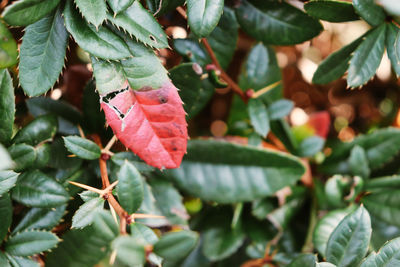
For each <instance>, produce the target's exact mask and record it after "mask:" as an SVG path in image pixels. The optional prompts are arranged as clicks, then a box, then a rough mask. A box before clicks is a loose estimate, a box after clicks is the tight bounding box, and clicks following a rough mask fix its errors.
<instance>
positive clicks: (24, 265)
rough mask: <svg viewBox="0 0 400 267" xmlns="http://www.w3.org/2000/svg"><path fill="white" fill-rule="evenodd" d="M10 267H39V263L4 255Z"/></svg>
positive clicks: (26, 258)
mask: <svg viewBox="0 0 400 267" xmlns="http://www.w3.org/2000/svg"><path fill="white" fill-rule="evenodd" d="M6 256H7V259H8V261H9V262H10V264H11V266H12V267H40V265H39V263H38V262H36V261H34V260H32V259H30V258H28V257H16V256H11V255H8V254H6Z"/></svg>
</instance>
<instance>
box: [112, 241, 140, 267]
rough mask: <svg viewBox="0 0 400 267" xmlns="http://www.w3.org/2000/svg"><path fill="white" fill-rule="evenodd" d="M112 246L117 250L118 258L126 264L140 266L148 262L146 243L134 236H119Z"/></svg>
mask: <svg viewBox="0 0 400 267" xmlns="http://www.w3.org/2000/svg"><path fill="white" fill-rule="evenodd" d="M112 248H113V250H114V251H116V252H117V259H118V260H119V261H121V262H122V263H124V264H126V265H129V266H137V265H139V266H140V265H142V264H144V263H145V262H146V254H145V250H144V245H143V244H142V243H141V242H140V241H139V240H138V239H136V238H134V237H132V236H119V237H118V238H117V239H115V240H114V241H113V243H112Z"/></svg>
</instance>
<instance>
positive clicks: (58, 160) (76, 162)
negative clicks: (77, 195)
mask: <svg viewBox="0 0 400 267" xmlns="http://www.w3.org/2000/svg"><path fill="white" fill-rule="evenodd" d="M51 155H52V156H51V158H50V162H49V166H50V167H52V168H55V169H69V170H77V169H78V168H79V166H80V165H81V163H82V159H80V158H78V157H69V155H71V153H69V152H68V150H67V148H66V147H65V145H64V141H63V140H62V139H61V138H57V139H55V140H54V141H53V143H52V144H51ZM67 178H68V177H67ZM67 178H65V179H67Z"/></svg>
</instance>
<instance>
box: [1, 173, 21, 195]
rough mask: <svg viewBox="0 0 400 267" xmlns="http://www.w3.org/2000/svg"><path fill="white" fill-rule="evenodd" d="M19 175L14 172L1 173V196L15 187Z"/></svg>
mask: <svg viewBox="0 0 400 267" xmlns="http://www.w3.org/2000/svg"><path fill="white" fill-rule="evenodd" d="M18 175H19V174H18V173H15V172H13V171H0V196H2V195H3V194H4V193H7V192H8V191H9V190H10V189H11V188H13V187H14V186H15V183H16V182H17V178H18Z"/></svg>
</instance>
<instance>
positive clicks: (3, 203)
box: [0, 194, 13, 242]
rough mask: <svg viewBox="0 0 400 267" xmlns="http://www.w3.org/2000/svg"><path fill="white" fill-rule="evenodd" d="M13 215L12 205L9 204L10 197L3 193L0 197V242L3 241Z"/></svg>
mask: <svg viewBox="0 0 400 267" xmlns="http://www.w3.org/2000/svg"><path fill="white" fill-rule="evenodd" d="M12 217H13V207H12V204H11V199H10V196H9V195H8V194H4V195H3V196H1V197H0V218H1V223H0V242H2V241H3V239H4V237H5V236H6V235H7V233H8V229H9V228H10V226H11V222H12Z"/></svg>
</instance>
